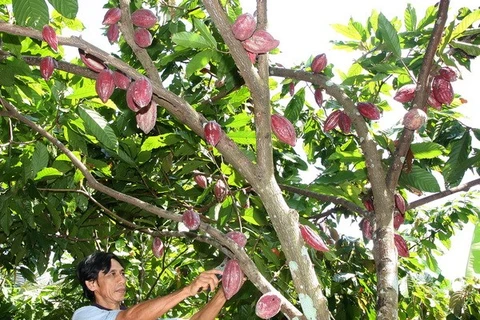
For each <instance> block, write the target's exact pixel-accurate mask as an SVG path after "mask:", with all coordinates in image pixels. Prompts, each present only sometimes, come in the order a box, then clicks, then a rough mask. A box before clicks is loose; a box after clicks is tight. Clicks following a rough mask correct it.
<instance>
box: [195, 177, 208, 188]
mask: <svg viewBox="0 0 480 320" xmlns="http://www.w3.org/2000/svg"><path fill="white" fill-rule="evenodd" d="M193 179H194V180H195V182H196V183H197V185H198V186H199V187H200V188H202V189H206V188H207V186H208V181H207V177H205V175H203V174H200V173H199V174H195V175H194V176H193Z"/></svg>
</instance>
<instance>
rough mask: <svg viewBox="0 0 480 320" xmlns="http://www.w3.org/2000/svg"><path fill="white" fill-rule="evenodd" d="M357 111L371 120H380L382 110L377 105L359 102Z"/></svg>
mask: <svg viewBox="0 0 480 320" xmlns="http://www.w3.org/2000/svg"><path fill="white" fill-rule="evenodd" d="M357 109H358V112H360V114H361V115H362V116H363V117H365V118H367V119H369V120H378V119H380V110H379V109H378V108H377V106H376V105H374V104H373V103H370V102H359V103H357Z"/></svg>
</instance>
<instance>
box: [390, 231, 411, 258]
mask: <svg viewBox="0 0 480 320" xmlns="http://www.w3.org/2000/svg"><path fill="white" fill-rule="evenodd" d="M394 241H395V247H396V248H397V252H398V255H399V256H400V257H405V258H408V257H410V252H409V251H408V246H407V242H405V239H403V237H402V236H401V235H399V234H395V235H394Z"/></svg>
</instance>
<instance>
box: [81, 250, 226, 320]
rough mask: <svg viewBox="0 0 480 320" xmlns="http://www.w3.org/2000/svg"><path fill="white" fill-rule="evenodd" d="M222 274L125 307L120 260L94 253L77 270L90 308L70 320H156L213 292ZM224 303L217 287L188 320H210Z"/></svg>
mask: <svg viewBox="0 0 480 320" xmlns="http://www.w3.org/2000/svg"><path fill="white" fill-rule="evenodd" d="M221 274H222V271H220V270H208V271H205V272H203V273H201V274H200V275H199V276H198V277H197V278H195V280H193V282H192V283H190V284H189V285H188V286H186V287H184V288H183V289H180V290H178V291H176V292H173V293H171V294H169V295H167V296H163V297H157V298H154V299H151V300H148V301H144V302H141V303H138V304H136V305H134V306H132V307H129V308H127V307H126V306H124V305H123V300H124V298H125V292H126V279H125V270H124V268H123V266H122V263H121V261H120V259H119V258H118V257H117V256H116V255H114V254H113V253H107V252H95V253H93V254H91V255H89V256H88V257H86V258H85V259H83V260H82V261H81V262H80V264H79V265H78V267H77V276H78V279H79V280H80V283H81V284H82V287H83V293H84V295H85V297H87V298H88V299H89V300H90V301H92V305H90V306H85V307H81V308H79V309H77V310H76V311H75V313H74V314H73V318H72V320H129V319H135V320H150V319H152V320H156V319H158V318H159V317H161V316H162V315H164V314H165V313H166V312H167V311H169V310H170V309H172V308H173V307H175V306H176V305H177V304H178V303H180V302H181V301H183V300H184V299H186V298H188V297H191V296H194V295H196V294H197V293H198V292H200V291H203V290H207V289H210V290H212V291H213V290H214V289H215V288H216V287H217V286H218V283H219V280H218V278H217V276H216V275H221ZM225 302H226V298H225V295H224V292H223V289H222V288H221V287H220V289H219V290H218V292H217V293H216V295H215V296H214V297H213V298H212V299H211V300H210V301H209V302H208V303H207V304H206V305H205V306H204V307H203V308H202V309H201V310H200V311H198V312H197V313H196V314H194V315H193V317H192V318H190V319H191V320H194V319H201V320H209V319H212V320H213V319H215V318H216V316H217V315H218V313H219V312H220V310H221V309H222V307H223V305H224V304H225ZM171 320H173V319H171Z"/></svg>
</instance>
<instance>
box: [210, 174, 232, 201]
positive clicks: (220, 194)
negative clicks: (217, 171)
mask: <svg viewBox="0 0 480 320" xmlns="http://www.w3.org/2000/svg"><path fill="white" fill-rule="evenodd" d="M213 194H214V195H215V199H217V202H220V203H221V202H223V201H225V199H226V198H227V195H228V189H227V186H226V185H225V182H223V179H218V180H217V182H215V186H214V188H213Z"/></svg>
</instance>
